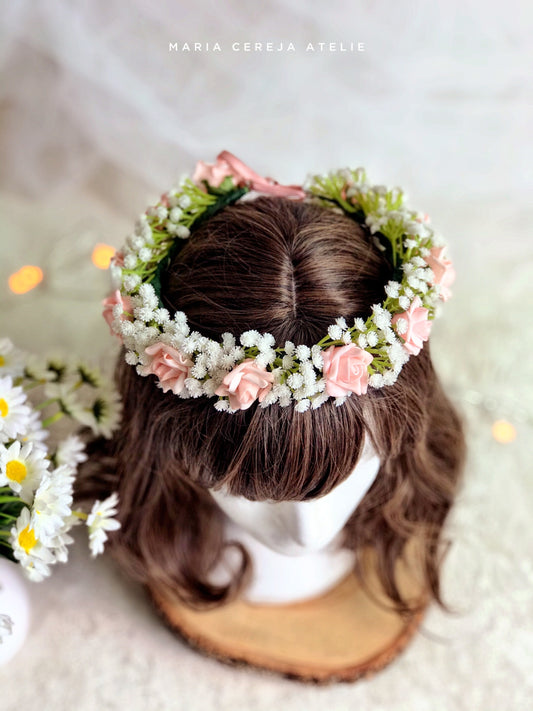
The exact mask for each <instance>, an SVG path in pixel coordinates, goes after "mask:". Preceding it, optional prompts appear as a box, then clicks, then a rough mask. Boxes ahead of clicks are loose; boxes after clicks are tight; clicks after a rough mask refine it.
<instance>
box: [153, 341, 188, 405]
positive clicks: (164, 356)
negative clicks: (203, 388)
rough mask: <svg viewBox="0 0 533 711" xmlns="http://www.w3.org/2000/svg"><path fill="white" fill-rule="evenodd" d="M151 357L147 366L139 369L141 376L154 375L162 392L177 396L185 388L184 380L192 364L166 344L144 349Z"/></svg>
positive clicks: (155, 344) (156, 344) (157, 344)
mask: <svg viewBox="0 0 533 711" xmlns="http://www.w3.org/2000/svg"><path fill="white" fill-rule="evenodd" d="M144 352H145V353H146V355H149V356H151V358H152V359H151V361H150V363H149V364H148V365H145V366H143V367H142V368H141V374H142V375H152V374H153V375H156V376H157V377H158V378H159V382H160V383H161V389H162V390H163V392H165V393H166V392H167V391H168V390H171V391H172V392H173V393H174V395H179V394H180V393H181V392H182V391H183V390H184V388H185V379H186V378H187V377H188V376H189V368H191V367H192V366H193V362H192V360H191V359H190V358H188V357H187V356H184V355H183V354H182V353H180V352H179V351H178V350H176V349H175V348H172V346H169V345H167V344H166V343H154V344H153V345H151V346H148V347H147V348H145V349H144Z"/></svg>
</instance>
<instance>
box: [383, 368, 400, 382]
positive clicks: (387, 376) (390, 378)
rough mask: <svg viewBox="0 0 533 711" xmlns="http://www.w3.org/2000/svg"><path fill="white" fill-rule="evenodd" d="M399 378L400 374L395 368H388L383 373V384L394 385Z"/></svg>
mask: <svg viewBox="0 0 533 711" xmlns="http://www.w3.org/2000/svg"><path fill="white" fill-rule="evenodd" d="M397 379H398V374H397V373H395V372H394V371H393V370H386V371H385V372H384V373H383V385H394V383H395V382H396V380H397Z"/></svg>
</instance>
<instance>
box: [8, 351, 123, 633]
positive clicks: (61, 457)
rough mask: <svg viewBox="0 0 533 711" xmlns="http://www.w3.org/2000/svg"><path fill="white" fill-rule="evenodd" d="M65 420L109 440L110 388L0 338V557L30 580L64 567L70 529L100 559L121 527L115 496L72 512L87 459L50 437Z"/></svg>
mask: <svg viewBox="0 0 533 711" xmlns="http://www.w3.org/2000/svg"><path fill="white" fill-rule="evenodd" d="M64 418H65V419H67V420H68V419H70V420H72V421H74V422H75V423H76V424H77V425H78V427H79V426H80V425H82V426H85V427H89V428H90V429H91V430H92V432H93V433H94V434H95V435H97V436H104V437H110V436H111V434H112V432H113V431H114V429H115V428H116V426H117V425H118V423H119V421H120V401H119V398H118V394H117V393H116V391H115V389H114V386H113V385H112V384H111V383H110V382H109V381H108V380H107V379H105V378H104V377H103V376H102V374H101V373H100V372H99V370H97V369H95V368H93V367H91V366H89V365H87V364H86V363H83V362H78V361H65V360H62V359H61V358H49V359H39V358H37V357H35V356H32V355H29V354H26V353H24V352H22V351H20V350H18V349H17V348H15V347H14V346H13V344H12V343H11V341H10V340H9V339H6V338H4V339H0V556H2V557H5V558H9V559H10V560H12V561H15V562H18V563H20V565H21V566H22V568H23V569H24V571H25V573H26V575H27V576H28V577H29V578H30V579H31V580H34V581H40V580H43V578H45V577H47V576H48V575H50V566H52V565H54V564H55V563H58V562H61V563H64V562H66V561H67V558H68V550H67V546H68V545H69V544H70V543H72V542H73V540H74V539H73V538H72V537H71V536H70V535H69V531H70V530H71V529H72V527H73V526H76V525H78V524H81V523H84V524H85V525H86V526H87V528H88V535H89V547H90V550H91V555H92V556H93V557H94V556H96V555H98V554H99V553H102V552H103V550H104V543H105V541H106V540H107V532H108V531H112V530H116V529H118V528H119V527H120V523H119V522H118V521H117V520H115V518H114V516H115V515H116V513H117V509H116V506H117V503H118V497H117V495H116V493H114V494H112V495H111V496H110V497H109V498H108V499H106V500H105V501H95V502H94V505H93V506H92V509H91V510H90V511H83V510H78V509H75V508H73V492H74V482H75V478H76V472H77V469H78V466H79V464H80V463H82V462H84V461H85V460H86V459H87V455H86V454H85V451H84V449H85V445H84V443H83V441H82V440H81V439H80V437H79V436H78V435H76V434H72V433H70V434H66V435H65V433H64V432H63V436H62V437H61V438H57V436H56V437H55V438H54V437H53V436H50V435H51V434H52V430H51V426H52V425H54V424H55V423H58V422H59V421H60V420H63V419H64ZM60 428H61V429H62V430H64V428H62V427H60V426H59V425H57V426H56V427H55V428H54V429H60ZM53 434H55V433H53ZM53 439H55V440H56V441H55V442H54V443H53V444H52V443H51V442H52V440H53ZM0 617H1V616H0ZM0 627H1V628H2V629H4V628H5V630H7V627H6V625H5V624H4V625H2V624H1V621H0ZM0 640H1V634H0Z"/></svg>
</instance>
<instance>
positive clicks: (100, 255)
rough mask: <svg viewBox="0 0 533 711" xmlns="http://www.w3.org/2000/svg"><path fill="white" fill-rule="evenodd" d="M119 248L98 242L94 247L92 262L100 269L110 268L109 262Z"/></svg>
mask: <svg viewBox="0 0 533 711" xmlns="http://www.w3.org/2000/svg"><path fill="white" fill-rule="evenodd" d="M116 251H117V250H116V249H115V248H114V247H111V246H110V245H109V244H102V243H98V244H97V245H96V246H95V248H94V249H93V253H92V256H91V259H92V262H93V264H94V266H95V267H98V269H109V262H110V261H111V259H112V258H113V256H114V254H115V252H116Z"/></svg>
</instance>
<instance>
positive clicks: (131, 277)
mask: <svg viewBox="0 0 533 711" xmlns="http://www.w3.org/2000/svg"><path fill="white" fill-rule="evenodd" d="M140 283H141V277H140V276H139V275H138V274H128V275H127V276H125V277H124V288H125V289H126V291H133V290H134V289H135V288H136V287H138V286H139V284H140Z"/></svg>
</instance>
